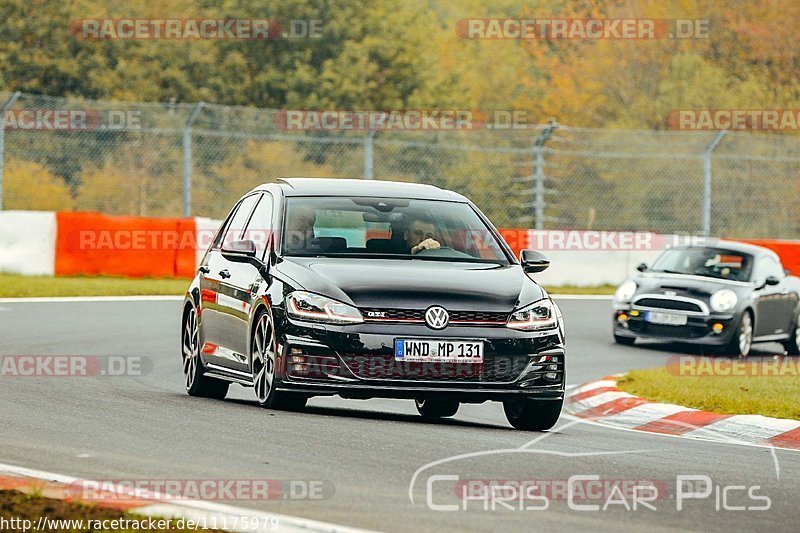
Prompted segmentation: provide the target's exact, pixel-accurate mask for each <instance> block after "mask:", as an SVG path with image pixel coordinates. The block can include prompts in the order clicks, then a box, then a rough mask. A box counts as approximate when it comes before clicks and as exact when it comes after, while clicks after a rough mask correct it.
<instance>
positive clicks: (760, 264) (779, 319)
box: [753, 256, 791, 337]
mask: <svg viewBox="0 0 800 533" xmlns="http://www.w3.org/2000/svg"><path fill="white" fill-rule="evenodd" d="M753 272H754V279H755V282H756V286H757V287H758V286H762V285H763V286H762V287H761V288H760V289H758V290H757V291H756V293H757V294H758V300H757V302H756V309H757V313H758V316H757V318H756V325H755V332H754V336H756V337H768V336H773V335H781V334H784V333H786V332H787V331H789V324H790V318H791V312H790V310H789V305H790V302H791V300H790V298H789V291H788V288H787V286H786V280H785V278H786V274H785V273H784V272H783V268H782V267H781V266H780V263H778V262H777V261H775V259H773V258H772V257H770V256H761V257H759V258H758V260H757V261H756V264H755V270H754V271H753ZM770 276H772V277H775V278H777V279H779V280H780V283H778V284H777V285H764V283H765V281H766V279H767V278H768V277H770Z"/></svg>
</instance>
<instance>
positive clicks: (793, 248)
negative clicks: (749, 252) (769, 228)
mask: <svg viewBox="0 0 800 533" xmlns="http://www.w3.org/2000/svg"><path fill="white" fill-rule="evenodd" d="M737 240H740V241H742V242H749V243H750V244H756V245H758V246H763V247H764V248H769V249H770V250H772V251H773V252H775V253H776V254H778V256H779V257H780V258H781V263H783V268H786V269H788V270H789V272H791V273H792V274H794V275H795V276H800V241H780V240H770V239H737Z"/></svg>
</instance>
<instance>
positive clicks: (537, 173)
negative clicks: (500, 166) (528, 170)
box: [533, 119, 557, 229]
mask: <svg viewBox="0 0 800 533" xmlns="http://www.w3.org/2000/svg"><path fill="white" fill-rule="evenodd" d="M556 126H557V124H556V121H555V120H553V119H550V121H549V122H548V123H547V126H545V127H544V129H543V130H542V132H541V133H540V134H539V136H538V137H537V138H536V142H535V143H534V145H533V184H534V185H533V207H534V209H535V216H534V221H535V227H536V229H543V228H544V207H545V200H544V145H545V143H546V142H547V141H548V139H550V136H551V135H552V134H553V130H554V129H556Z"/></svg>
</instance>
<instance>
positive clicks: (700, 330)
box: [628, 321, 708, 339]
mask: <svg viewBox="0 0 800 533" xmlns="http://www.w3.org/2000/svg"><path fill="white" fill-rule="evenodd" d="M628 327H629V328H630V329H631V331H633V332H635V333H639V334H641V335H652V336H653V337H673V338H679V339H697V338H699V337H703V336H705V335H706V334H707V333H708V328H707V327H706V326H704V325H698V326H692V325H686V326H667V325H663V324H650V323H649V322H643V321H637V322H633V321H631V322H629V323H628Z"/></svg>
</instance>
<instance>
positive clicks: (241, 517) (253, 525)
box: [0, 463, 366, 533]
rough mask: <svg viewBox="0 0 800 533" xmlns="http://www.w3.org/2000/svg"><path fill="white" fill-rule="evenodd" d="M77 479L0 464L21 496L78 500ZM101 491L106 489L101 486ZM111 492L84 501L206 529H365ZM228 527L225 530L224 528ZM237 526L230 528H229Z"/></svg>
mask: <svg viewBox="0 0 800 533" xmlns="http://www.w3.org/2000/svg"><path fill="white" fill-rule="evenodd" d="M80 482H81V480H80V479H79V478H75V477H70V476H65V475H61V474H54V473H52V472H43V471H41V470H32V469H29V468H23V467H20V466H14V465H8V464H2V463H0V490H16V491H19V492H23V493H29V494H37V495H41V496H43V497H45V498H52V499H57V500H67V501H77V502H81V500H80V499H78V498H76V497H75V491H74V490H70V487H71V486H72V487H74V484H76V483H80ZM103 491H104V492H108V491H109V489H108V488H107V487H106V485H104V489H103ZM111 492H113V494H115V495H117V497H118V500H117V501H116V502H101V503H98V502H91V501H90V502H83V503H89V504H97V505H98V506H102V507H110V508H114V509H118V510H120V511H125V512H130V513H134V514H137V515H142V516H147V517H154V518H155V517H157V518H172V519H174V520H178V519H181V518H183V519H186V520H192V521H194V522H195V523H199V524H206V527H208V528H209V529H219V530H224V531H235V532H251V533H253V532H257V533H258V532H270V533H275V532H287V533H301V532H302V533H322V532H325V533H339V532H341V533H355V532H364V531H366V530H363V529H356V528H351V527H346V526H340V525H337V524H330V523H327V522H320V521H317V520H307V519H304V518H299V517H295V516H288V515H282V514H277V513H268V512H263V511H256V510H253V509H245V508H242V507H234V506H232V505H225V504H221V503H216V502H211V501H202V500H181V501H175V500H170V501H166V499H165V496H163V495H160V494H158V493H150V494H146V495H145V497H142V495H141V493H136V496H133V492H132V491H131V489H130V488H125V487H117V488H116V489H114V488H113V487H112V489H111ZM226 524H227V525H228V527H225V525H226ZM233 524H239V526H234V527H230V525H233Z"/></svg>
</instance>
